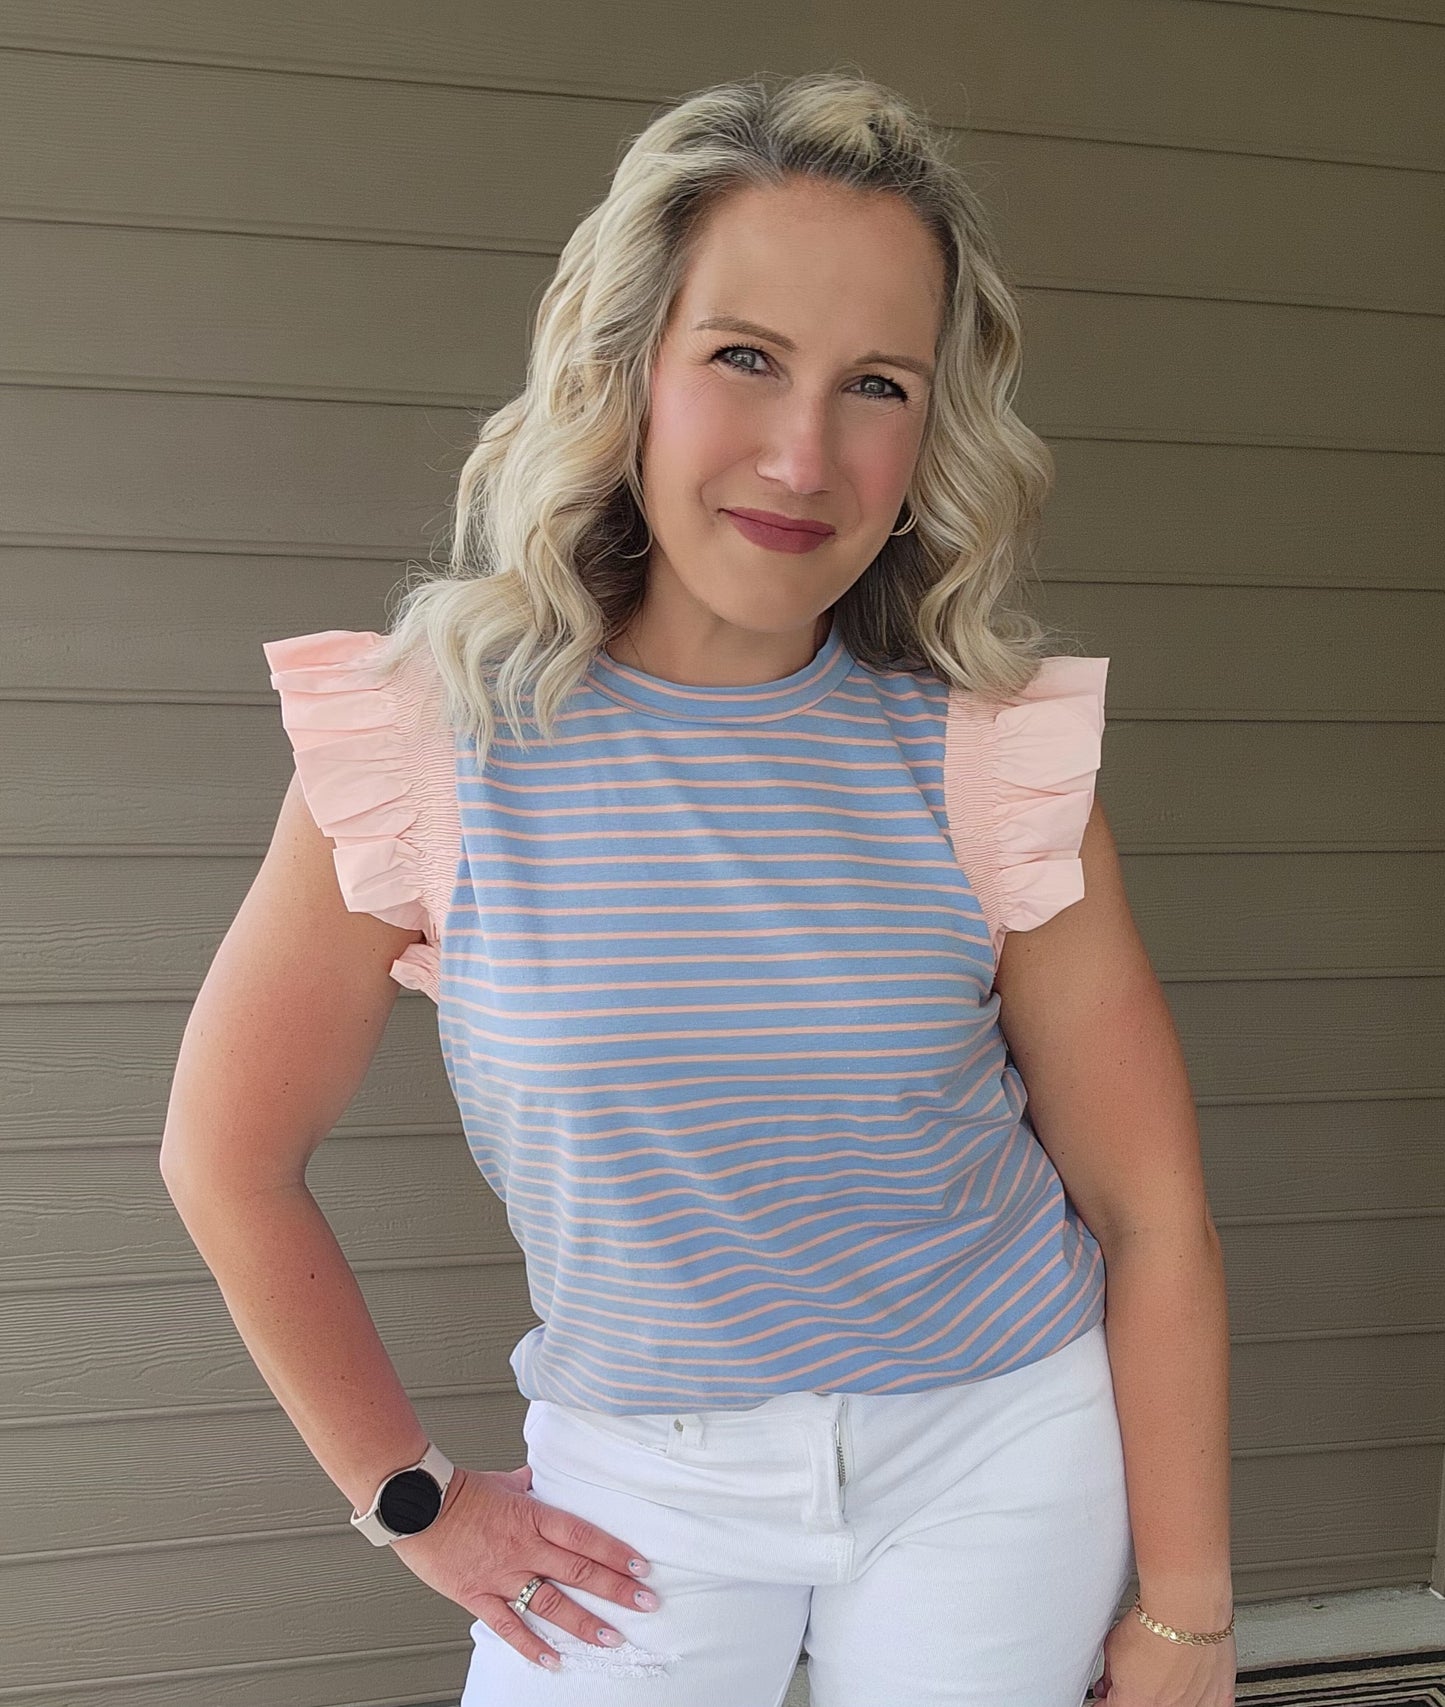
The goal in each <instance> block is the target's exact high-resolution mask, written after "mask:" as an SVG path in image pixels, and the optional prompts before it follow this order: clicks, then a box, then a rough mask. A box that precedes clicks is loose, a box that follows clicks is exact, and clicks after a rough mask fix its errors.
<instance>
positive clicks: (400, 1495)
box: [351, 1445, 454, 1547]
mask: <svg viewBox="0 0 1445 1707" xmlns="http://www.w3.org/2000/svg"><path fill="white" fill-rule="evenodd" d="M453 1469H454V1466H453V1465H452V1463H451V1461H450V1460H449V1459H447V1458H446V1457H444V1456H443V1454H442V1453H441V1451H440V1450H439V1449H438V1448H437V1447H435V1446H431V1445H428V1447H427V1449H426V1451H425V1452H424V1453H423V1454H422V1455H421V1457H420V1458H419V1459H418V1460H417V1462H416V1463H415V1464H408V1465H407V1467H406V1469H404V1470H398V1471H397V1472H396V1473H395V1474H394V1475H391V1476H388V1477H387V1478H386V1480H385V1481H384V1482H383V1483H382V1484H381V1486H380V1487H379V1488H378V1489H377V1490H376V1498H375V1499H374V1500H372V1502H371V1504H370V1506H368V1507H367V1509H366V1510H365V1511H353V1512H352V1514H351V1523H352V1527H353V1528H355V1529H359V1530H360V1531H361V1533H362V1534H363V1535H364V1536H365V1537H366V1538H367V1540H368V1541H370V1542H371V1543H372V1545H373V1546H375V1547H385V1546H388V1545H389V1544H390V1543H391V1542H393V1541H399V1540H400V1539H401V1538H402V1537H403V1536H406V1535H418V1534H420V1533H421V1531H422V1530H423V1529H425V1528H426V1527H427V1525H428V1524H430V1523H434V1522H435V1521H436V1517H437V1513H438V1512H440V1510H441V1509H442V1501H443V1500H444V1499H445V1498H446V1492H447V1488H448V1486H449V1485H450V1483H451V1479H452V1473H453Z"/></svg>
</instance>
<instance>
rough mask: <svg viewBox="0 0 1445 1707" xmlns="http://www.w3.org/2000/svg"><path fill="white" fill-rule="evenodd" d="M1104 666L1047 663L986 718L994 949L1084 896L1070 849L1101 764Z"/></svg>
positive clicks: (1060, 658) (1095, 661) (1079, 837)
mask: <svg viewBox="0 0 1445 1707" xmlns="http://www.w3.org/2000/svg"><path fill="white" fill-rule="evenodd" d="M1108 673H1109V660H1108V659H1107V658H1078V657H1074V656H1072V655H1070V654H1064V653H1061V654H1057V655H1055V656H1054V657H1051V658H1045V659H1043V660H1042V662H1041V663H1040V665H1039V667H1038V669H1037V670H1036V672H1035V674H1034V678H1033V680H1032V681H1031V682H1030V683H1029V685H1028V687H1027V688H1025V689H1024V690H1023V691H1022V693H1021V694H1020V695H1019V696H1018V699H1017V701H1016V702H1014V703H1010V704H1008V705H1005V706H1002V707H1000V709H999V711H998V712H997V714H996V715H995V717H994V718H993V754H992V764H991V770H992V780H993V786H992V798H993V819H994V833H995V839H996V846H997V850H998V861H999V871H998V883H999V902H998V919H997V922H996V925H995V927H994V946H995V949H997V947H998V944H999V942H1000V941H1001V940H1002V937H1003V933H1004V931H1027V930H1032V929H1033V928H1034V927H1035V926H1036V925H1041V924H1043V922H1044V921H1045V920H1046V919H1051V918H1052V917H1053V916H1054V914H1055V913H1058V912H1060V911H1062V909H1063V908H1065V907H1067V906H1069V905H1071V904H1072V903H1073V902H1075V901H1080V900H1082V899H1083V896H1084V865H1083V861H1082V860H1081V859H1080V858H1079V848H1080V846H1081V844H1082V842H1083V839H1084V827H1085V825H1086V824H1087V823H1088V821H1089V814H1090V812H1091V811H1092V809H1093V804H1094V785H1095V781H1096V779H1097V776H1098V770H1099V765H1100V761H1101V758H1102V754H1103V735H1104V684H1105V680H1106V678H1107V676H1108Z"/></svg>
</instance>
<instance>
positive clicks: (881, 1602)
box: [461, 1322, 1134, 1707]
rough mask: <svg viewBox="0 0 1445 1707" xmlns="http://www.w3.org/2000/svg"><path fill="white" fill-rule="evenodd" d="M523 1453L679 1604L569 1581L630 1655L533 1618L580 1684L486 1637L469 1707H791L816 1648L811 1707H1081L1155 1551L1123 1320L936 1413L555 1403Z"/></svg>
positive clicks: (833, 1404)
mask: <svg viewBox="0 0 1445 1707" xmlns="http://www.w3.org/2000/svg"><path fill="white" fill-rule="evenodd" d="M523 1434H524V1437H525V1439H526V1442H527V1447H528V1453H527V1461H528V1463H529V1464H530V1465H531V1466H532V1473H533V1475H532V1493H533V1494H534V1495H535V1496H536V1497H537V1498H538V1499H542V1500H545V1501H546V1502H547V1503H548V1504H549V1505H555V1506H558V1507H560V1508H561V1509H563V1510H564V1511H571V1512H575V1513H577V1514H578V1515H580V1516H582V1517H585V1518H587V1519H588V1520H589V1521H590V1522H592V1523H596V1524H598V1525H600V1526H601V1527H602V1528H603V1529H605V1530H607V1531H608V1532H609V1533H610V1534H612V1535H615V1536H616V1537H617V1538H618V1539H619V1540H620V1541H622V1542H624V1543H625V1544H626V1545H628V1546H630V1547H633V1548H635V1549H637V1550H638V1552H640V1553H641V1555H642V1556H643V1557H644V1558H646V1559H649V1560H651V1562H652V1571H651V1573H650V1575H649V1576H648V1577H647V1578H646V1582H647V1584H648V1586H649V1587H650V1588H652V1589H653V1590H654V1591H655V1592H656V1593H657V1595H658V1598H659V1599H660V1600H661V1602H662V1604H661V1606H660V1607H659V1608H658V1609H657V1610H656V1611H654V1612H643V1611H641V1610H639V1609H636V1608H632V1607H627V1606H622V1605H619V1604H617V1603H616V1602H614V1601H611V1600H606V1599H604V1598H603V1597H602V1596H600V1595H596V1594H593V1593H591V1592H589V1591H587V1590H585V1589H578V1588H573V1587H569V1586H566V1585H562V1587H563V1592H564V1593H566V1594H567V1595H569V1596H570V1597H571V1598H572V1599H573V1600H575V1601H576V1602H578V1604H579V1605H582V1606H584V1607H586V1608H587V1609H588V1610H589V1611H592V1612H595V1613H597V1614H598V1615H599V1617H600V1619H601V1620H602V1621H603V1622H605V1623H608V1624H611V1625H612V1626H613V1627H614V1628H615V1629H617V1630H619V1631H621V1633H622V1634H623V1635H624V1636H625V1637H626V1638H627V1643H626V1645H625V1646H623V1647H620V1648H603V1647H598V1646H596V1645H594V1644H592V1643H590V1642H583V1641H582V1640H581V1639H580V1638H578V1637H575V1636H573V1635H571V1634H570V1633H569V1632H567V1631H564V1630H562V1629H561V1628H560V1627H559V1626H558V1625H555V1624H551V1623H549V1622H548V1621H547V1620H546V1619H544V1618H541V1617H539V1616H538V1615H537V1614H536V1613H534V1612H533V1611H531V1610H530V1609H528V1610H527V1611H526V1612H525V1613H524V1614H523V1617H524V1618H525V1619H526V1620H527V1622H528V1623H529V1624H530V1625H531V1626H532V1628H533V1629H534V1630H535V1631H536V1632H537V1633H538V1634H539V1635H540V1636H542V1637H543V1638H544V1639H545V1640H546V1641H547V1642H548V1643H550V1644H551V1646H553V1647H554V1648H556V1649H557V1650H558V1652H559V1653H560V1654H561V1655H562V1667H561V1670H560V1671H557V1672H549V1671H547V1670H545V1669H544V1668H543V1667H541V1666H539V1665H537V1664H536V1663H535V1662H533V1661H531V1660H528V1659H525V1658H523V1656H522V1655H521V1654H519V1653H518V1652H517V1650H516V1649H515V1648H513V1647H512V1646H511V1645H510V1644H509V1643H507V1642H504V1641H503V1640H502V1639H501V1638H500V1637H499V1636H498V1635H497V1634H496V1633H495V1632H494V1631H493V1630H492V1629H491V1628H490V1627H489V1626H487V1625H486V1624H484V1623H482V1621H481V1620H480V1619H479V1620H477V1621H476V1622H475V1623H474V1624H473V1625H472V1627H471V1635H472V1641H473V1652H472V1660H471V1667H470V1670H469V1671H468V1673H467V1681H466V1689H465V1692H464V1693H463V1696H462V1700H461V1707H538V1704H540V1703H544V1702H545V1703H549V1704H551V1707H779V1704H780V1703H781V1702H782V1700H783V1697H784V1695H785V1694H786V1693H787V1690H788V1687H789V1684H790V1682H791V1680H792V1677H793V1673H794V1668H795V1666H796V1664H797V1661H798V1658H799V1653H800V1650H805V1651H806V1653H807V1666H808V1682H809V1690H810V1694H811V1701H812V1707H1080V1703H1081V1702H1082V1701H1083V1700H1084V1698H1085V1693H1086V1690H1087V1688H1088V1685H1089V1684H1090V1683H1091V1682H1092V1681H1093V1680H1094V1679H1095V1678H1097V1677H1098V1676H1099V1674H1100V1673H1101V1672H1102V1670H1103V1640H1104V1637H1105V1635H1106V1634H1107V1633H1108V1630H1109V1627H1110V1625H1111V1624H1112V1623H1113V1621H1114V1618H1115V1615H1116V1613H1117V1612H1118V1611H1119V1610H1120V1609H1121V1602H1122V1597H1123V1594H1124V1590H1125V1588H1126V1587H1127V1585H1128V1582H1129V1578H1130V1574H1131V1573H1132V1571H1133V1569H1134V1554H1133V1545H1132V1540H1131V1536H1130V1530H1129V1517H1128V1502H1127V1499H1126V1497H1125V1487H1124V1459H1123V1449H1122V1443H1121V1440H1120V1435H1119V1422H1118V1416H1117V1413H1116V1411H1115V1409H1114V1390H1113V1383H1112V1378H1111V1373H1110V1367H1109V1357H1108V1350H1107V1345H1106V1341H1105V1336H1104V1325H1103V1323H1102V1322H1100V1323H1099V1324H1098V1325H1097V1326H1095V1327H1094V1328H1092V1329H1090V1330H1089V1331H1088V1332H1087V1333H1085V1334H1084V1335H1083V1336H1082V1337H1081V1338H1079V1339H1076V1340H1074V1341H1072V1342H1071V1343H1070V1344H1069V1345H1066V1346H1064V1347H1063V1348H1062V1350H1060V1351H1056V1352H1053V1353H1051V1354H1050V1355H1048V1356H1047V1357H1044V1358H1040V1359H1038V1360H1037V1361H1036V1362H1034V1363H1031V1364H1028V1365H1026V1366H1025V1367H1024V1368H1022V1369H1013V1370H1009V1371H1007V1372H1006V1373H1005V1374H1002V1375H994V1376H989V1377H986V1378H985V1379H983V1380H981V1381H974V1382H968V1383H965V1384H963V1385H959V1386H953V1387H947V1388H941V1389H938V1390H936V1391H934V1392H931V1393H901V1394H883V1393H877V1394H875V1393H837V1392H832V1393H819V1392H795V1393H783V1394H779V1395H777V1396H776V1397H774V1398H771V1399H768V1400H767V1401H765V1402H764V1403H763V1404H761V1405H759V1406H757V1407H755V1408H754V1409H753V1410H750V1411H702V1412H692V1413H676V1414H673V1413H664V1412H651V1413H649V1414H647V1415H645V1416H610V1415H606V1414H601V1413H598V1412H594V1411H585V1410H580V1409H576V1408H574V1407H572V1406H567V1405H558V1404H553V1403H550V1402H548V1401H542V1400H533V1401H532V1402H531V1404H530V1406H529V1408H528V1411H527V1414H526V1420H525V1423H524V1425H523ZM840 1451H841V1456H842V1477H841V1480H840V1475H839V1454H840ZM517 1587H518V1589H520V1588H521V1584H520V1583H519V1584H518V1585H517Z"/></svg>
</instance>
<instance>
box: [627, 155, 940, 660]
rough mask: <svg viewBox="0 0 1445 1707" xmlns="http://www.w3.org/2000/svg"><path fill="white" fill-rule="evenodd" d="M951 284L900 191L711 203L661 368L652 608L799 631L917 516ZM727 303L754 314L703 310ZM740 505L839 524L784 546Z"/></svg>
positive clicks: (811, 190)
mask: <svg viewBox="0 0 1445 1707" xmlns="http://www.w3.org/2000/svg"><path fill="white" fill-rule="evenodd" d="M943 290H944V271H943V259H942V256H941V255H940V253H939V251H938V247H937V244H936V243H935V241H934V239H933V237H932V235H931V234H930V233H929V231H928V230H927V228H926V227H925V226H924V224H923V222H922V221H921V220H920V219H919V217H918V215H917V214H916V213H914V211H913V209H912V208H911V207H909V206H908V205H907V203H906V202H904V201H903V200H902V199H901V198H900V197H897V196H893V195H886V194H875V195H864V194H860V193H858V192H856V191H853V190H850V189H847V188H846V187H843V186H839V185H824V184H819V183H816V182H809V181H802V180H797V181H794V182H791V183H789V184H788V185H786V186H784V187H782V188H776V189H774V188H767V189H756V188H748V189H745V190H739V191H737V192H736V193H734V194H733V195H731V196H729V197H728V198H726V199H725V200H724V201H723V202H721V203H720V204H719V205H718V206H717V207H715V208H714V209H713V211H712V213H711V215H710V216H709V217H708V219H707V222H706V225H705V228H704V230H703V232H702V234H701V237H700V241H699V243H698V246H697V249H696V251H695V253H694V256H693V261H692V264H691V266H690V268H689V270H688V274H687V277H686V280H685V282H684V285H683V288H682V289H681V290H680V292H679V293H678V296H677V298H676V300H675V301H674V303H673V307H672V312H671V315H670V316H669V319H668V324H667V328H666V332H665V334H664V337H663V341H662V345H661V348H660V350H659V352H658V356H657V360H656V363H655V365H654V370H653V376H652V388H651V412H650V418H649V421H648V425H647V435H646V440H645V444H644V447H643V456H642V479H643V494H644V498H645V502H646V508H647V518H648V521H649V523H650V525H651V528H652V535H653V541H654V543H653V549H652V553H651V556H650V558H649V562H648V575H649V585H648V602H649V604H660V605H661V606H662V607H663V608H665V609H667V610H670V611H672V612H673V613H674V614H675V613H676V612H677V611H678V609H679V607H681V606H687V607H689V608H690V609H691V610H692V612H693V614H695V615H704V616H706V615H707V613H711V616H712V617H713V618H715V619H717V621H716V622H713V623H711V624H705V625H704V626H705V627H709V626H710V627H711V628H712V629H713V630H714V631H716V630H717V623H718V622H720V623H724V624H728V625H732V626H734V627H736V628H738V629H742V630H747V631H749V632H750V633H753V634H770V635H786V634H789V633H792V632H794V631H797V630H799V629H803V630H805V631H806V630H807V629H808V628H809V627H810V626H812V625H814V624H815V623H816V620H817V619H818V618H819V616H820V613H823V612H825V611H827V609H828V608H829V607H830V606H831V605H833V604H834V603H836V601H837V600H838V598H839V597H840V596H841V595H842V594H843V593H844V592H846V591H847V589H848V588H849V587H850V586H851V585H852V584H853V582H854V581H856V580H857V579H858V577H859V576H860V575H862V573H863V571H864V570H865V569H866V568H867V567H868V565H869V564H870V563H871V562H872V561H873V559H874V557H876V556H877V554H878V552H879V550H880V549H881V547H882V546H883V544H884V542H885V540H886V539H887V537H888V534H889V533H890V531H891V530H892V529H893V528H894V527H895V526H897V525H901V522H902V520H906V517H904V518H900V510H901V508H902V506H903V502H904V497H905V492H906V488H907V485H908V481H909V478H910V476H911V474H912V472H913V467H914V464H915V462H916V460H917V456H918V450H919V446H920V443H921V441H922V438H923V427H924V421H925V419H926V418H927V414H928V404H929V379H928V377H927V376H928V374H929V372H930V371H931V369H932V366H933V361H934V346H935V342H936V339H937V336H938V330H939V326H940V324H941V319H942V312H943ZM719 318H725V319H730V320H732V321H735V322H738V321H746V322H749V323H751V329H749V330H741V329H738V328H737V327H735V326H727V325H721V326H719V325H713V326H707V325H702V324H700V322H703V321H707V320H714V319H719ZM908 361H912V362H914V363H916V364H917V365H918V366H919V367H920V368H921V369H922V370H923V371H922V372H915V371H912V369H910V368H909V367H907V366H905V365H904V363H905V362H908ZM734 507H740V508H743V509H751V510H767V511H771V512H774V513H775V514H779V515H783V516H786V517H788V518H790V519H794V520H808V521H814V522H826V523H828V524H830V525H831V526H832V528H833V529H834V530H835V531H834V532H833V533H832V534H831V535H830V536H828V537H826V538H825V539H824V540H823V543H822V544H820V545H818V546H817V547H816V548H815V549H813V550H811V551H806V552H801V553H798V552H788V551H783V550H779V549H777V548H776V546H775V545H771V544H764V543H759V542H758V541H757V540H756V539H754V538H750V537H748V536H747V535H746V534H745V533H744V532H743V531H740V530H739V528H738V527H737V526H736V525H735V523H734V522H733V521H732V520H731V519H730V518H729V515H728V513H727V512H728V510H729V509H730V508H734ZM660 583H661V585H660ZM659 595H660V597H659ZM696 607H702V609H701V610H697V608H696ZM823 632H824V633H826V623H824V624H823ZM717 637H718V638H719V639H725V638H731V637H729V636H726V635H725V634H724V633H723V632H720V631H719V632H718V633H717Z"/></svg>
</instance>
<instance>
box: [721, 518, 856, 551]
mask: <svg viewBox="0 0 1445 1707" xmlns="http://www.w3.org/2000/svg"><path fill="white" fill-rule="evenodd" d="M723 514H724V515H725V516H726V517H727V518H728V520H729V521H730V522H731V523H732V524H733V526H734V527H735V528H736V529H737V530H738V532H739V533H740V534H742V535H743V537H744V538H745V539H750V540H752V542H753V544H754V545H765V546H767V548H768V549H769V550H770V551H795V552H801V551H812V550H814V549H815V548H816V547H817V546H820V545H824V544H826V543H827V541H828V540H830V539H831V538H832V537H833V535H832V534H831V532H830V533H815V532H814V531H813V530H812V529H811V528H801V527H786V528H785V527H774V526H773V525H772V523H771V522H761V521H758V520H756V519H755V518H754V517H752V516H744V515H740V514H739V513H738V512H737V511H736V510H724V511H723Z"/></svg>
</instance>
